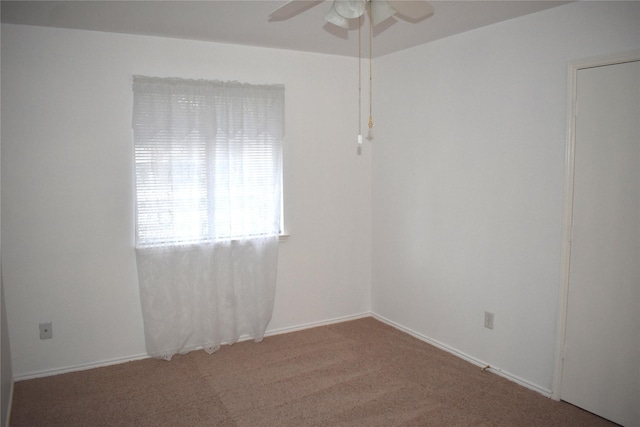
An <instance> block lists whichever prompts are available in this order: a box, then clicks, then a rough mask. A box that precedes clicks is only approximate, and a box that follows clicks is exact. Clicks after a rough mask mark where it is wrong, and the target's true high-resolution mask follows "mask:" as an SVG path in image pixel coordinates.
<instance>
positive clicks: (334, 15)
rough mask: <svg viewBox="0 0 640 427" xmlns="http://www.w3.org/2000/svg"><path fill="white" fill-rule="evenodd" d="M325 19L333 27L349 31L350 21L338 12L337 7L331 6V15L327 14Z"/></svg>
mask: <svg viewBox="0 0 640 427" xmlns="http://www.w3.org/2000/svg"><path fill="white" fill-rule="evenodd" d="M324 19H326V20H327V22H329V23H331V24H333V25H337V26H338V27H342V28H347V29H348V28H349V20H348V19H347V18H345V17H344V16H342V15H340V14H339V13H338V12H336V9H335V5H334V6H331V10H329V13H327V15H326V16H325V17H324Z"/></svg>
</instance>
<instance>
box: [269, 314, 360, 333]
mask: <svg viewBox="0 0 640 427" xmlns="http://www.w3.org/2000/svg"><path fill="white" fill-rule="evenodd" d="M363 317H371V312H370V311H367V312H363V313H359V314H352V315H349V316H343V317H334V318H332V319H327V320H320V321H318V322H310V323H303V324H302V325H298V326H290V327H286V328H279V329H273V330H267V332H266V333H265V334H264V336H265V337H269V336H273V335H281V334H288V333H290V332H297V331H303V330H305V329H311V328H317V327H319V326H327V325H333V324H335V323H342V322H348V321H350V320H357V319H362V318H363Z"/></svg>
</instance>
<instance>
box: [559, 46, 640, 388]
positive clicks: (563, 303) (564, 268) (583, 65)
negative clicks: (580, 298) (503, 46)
mask: <svg viewBox="0 0 640 427" xmlns="http://www.w3.org/2000/svg"><path fill="white" fill-rule="evenodd" d="M633 61H640V50H632V51H627V52H621V53H614V54H611V55H603V56H597V57H592V58H586V59H579V60H575V61H571V62H570V63H569V66H568V78H567V83H568V84H567V89H568V90H567V118H566V147H565V182H564V206H563V217H562V258H561V261H560V266H561V274H562V277H561V282H560V292H559V296H558V315H557V322H556V351H555V358H554V369H553V381H552V386H551V398H552V399H553V400H560V398H561V388H562V369H563V362H564V342H565V334H566V326H567V305H568V303H569V267H570V262H571V228H572V225H573V224H572V218H573V178H574V169H575V146H576V141H575V126H576V120H575V118H576V96H577V89H578V87H577V80H578V71H580V70H583V69H587V68H594V67H603V66H607V65H614V64H624V63H626V62H633Z"/></svg>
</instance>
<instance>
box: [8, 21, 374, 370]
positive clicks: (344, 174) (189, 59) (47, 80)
mask: <svg viewBox="0 0 640 427" xmlns="http://www.w3.org/2000/svg"><path fill="white" fill-rule="evenodd" d="M356 66H357V63H356V61H355V60H354V59H349V58H342V57H332V56H327V55H317V54H308V53H300V52H288V51H281V50H274V49H260V48H252V47H242V46H232V45H224V44H214V43H205V42H196V41H187V40H175V39H167V38H153V37H142V36H128V35H118V34H106V33H98V32H88V31H76V30H62V29H51V28H40V27H28V26H17V25H2V185H3V188H2V238H3V248H2V250H3V254H2V256H3V268H4V286H5V297H6V303H7V314H8V318H9V323H10V325H11V328H10V338H11V350H12V353H13V369H14V374H15V376H16V378H18V379H19V378H20V377H23V378H24V377H26V376H29V375H33V374H38V373H45V372H48V373H50V372H52V371H55V370H58V369H64V368H67V367H79V366H82V365H85V364H89V365H91V364H96V363H101V362H103V361H110V360H117V359H123V358H124V359H126V358H129V357H136V356H139V355H142V354H144V353H145V348H144V336H143V327H142V317H141V312H140V306H139V305H140V303H139V295H138V285H137V278H136V267H135V262H134V252H133V239H134V220H133V194H132V188H133V177H132V168H133V160H132V136H131V130H130V122H131V104H132V92H131V76H132V75H134V74H142V75H150V76H162V77H164V76H174V77H184V78H206V79H220V80H238V81H241V82H250V83H256V84H259V83H283V84H284V85H285V91H286V142H285V144H286V149H285V199H286V204H287V205H286V207H285V212H286V215H287V217H286V221H287V223H286V225H287V228H288V231H289V232H290V233H291V237H290V238H289V240H288V241H287V242H284V243H281V246H280V249H281V251H280V262H279V277H278V284H277V292H276V302H275V311H274V315H273V319H272V322H271V324H270V326H269V328H268V331H267V332H269V331H274V330H280V329H283V328H292V327H297V326H301V325H305V324H309V323H315V322H322V321H327V320H331V319H335V318H341V317H344V316H353V315H356V314H359V313H364V312H368V310H369V307H370V298H369V286H370V281H371V264H370V262H371V252H370V247H371V180H370V177H371V169H370V168H371V156H370V149H368V148H367V147H365V150H364V151H363V154H362V155H361V156H358V155H356V149H355V135H356V134H357V121H356V116H357V111H358V110H357V99H356V98H355V97H354V96H353V94H354V93H357V87H356V85H357V82H355V81H350V80H349V79H345V78H344V75H345V74H349V73H352V71H353V70H354V69H355V67H356ZM44 321H51V322H53V339H52V340H42V341H41V340H40V339H39V335H38V323H39V322H44Z"/></svg>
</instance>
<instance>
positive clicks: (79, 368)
mask: <svg viewBox="0 0 640 427" xmlns="http://www.w3.org/2000/svg"><path fill="white" fill-rule="evenodd" d="M370 316H371V313H370V312H365V313H359V314H354V315H350V316H343V317H335V318H332V319H328V320H322V321H318V322H311V323H304V324H301V325H297V326H291V327H286V328H278V329H273V330H267V332H266V333H265V337H268V336H272V335H281V334H286V333H290V332H296V331H302V330H305V329H310V328H315V327H318V326H326V325H331V324H334V323H340V322H347V321H349V320H356V319H361V318H363V317H370ZM251 339H253V338H252V337H250V336H241V337H240V339H239V340H238V342H242V341H248V340H251ZM223 345H224V344H223ZM201 349H202V347H195V348H191V349H189V351H195V350H201ZM149 357H150V356H149V355H148V354H138V355H134V356H128V357H121V358H116V359H109V360H103V361H100V362H92V363H85V364H81V365H75V366H67V367H64V368H55V369H46V370H43V371H37V372H31V373H27V374H22V375H17V376H16V377H15V378H14V381H24V380H31V379H34V378H43V377H50V376H53V375H59V374H67V373H70V372H77V371H85V370H87V369H95V368H102V367H105V366H110V365H117V364H120V363H127V362H133V361H136V360H142V359H148V358H149Z"/></svg>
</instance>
